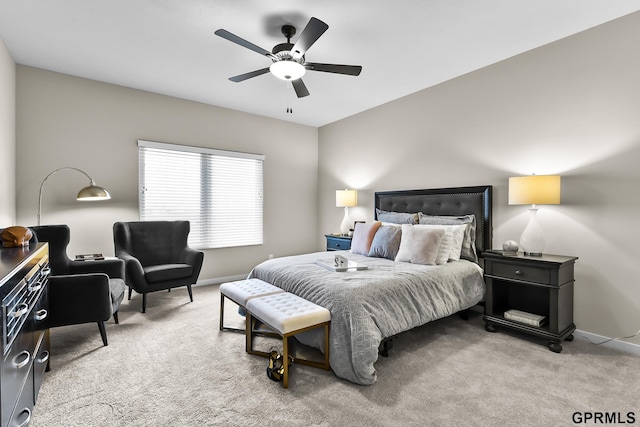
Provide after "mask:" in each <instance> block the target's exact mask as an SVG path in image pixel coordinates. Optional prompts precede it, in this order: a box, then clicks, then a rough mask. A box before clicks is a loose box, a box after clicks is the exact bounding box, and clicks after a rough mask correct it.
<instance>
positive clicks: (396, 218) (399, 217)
mask: <svg viewBox="0 0 640 427" xmlns="http://www.w3.org/2000/svg"><path fill="white" fill-rule="evenodd" d="M376 215H377V217H378V221H382V222H392V223H394V224H417V223H418V214H414V213H404V212H388V211H383V210H380V209H378V208H376Z"/></svg>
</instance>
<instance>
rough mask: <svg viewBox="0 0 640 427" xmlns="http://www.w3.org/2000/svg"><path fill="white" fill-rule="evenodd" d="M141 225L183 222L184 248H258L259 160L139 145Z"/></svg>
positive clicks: (256, 156) (241, 155) (154, 144)
mask: <svg viewBox="0 0 640 427" xmlns="http://www.w3.org/2000/svg"><path fill="white" fill-rule="evenodd" d="M138 153H139V175H140V176H139V184H140V202H139V204H140V220H141V221H159V220H188V221H190V222H191V232H190V233H189V245H190V246H193V247H196V248H200V249H205V248H225V247H232V246H248V245H260V244H262V234H263V233H262V207H263V196H262V166H263V162H264V156H263V155H259V154H247V153H237V152H233V151H223V150H213V149H208V148H200V147H189V146H183V145H174V144H165V143H160V142H151V141H142V140H139V141H138Z"/></svg>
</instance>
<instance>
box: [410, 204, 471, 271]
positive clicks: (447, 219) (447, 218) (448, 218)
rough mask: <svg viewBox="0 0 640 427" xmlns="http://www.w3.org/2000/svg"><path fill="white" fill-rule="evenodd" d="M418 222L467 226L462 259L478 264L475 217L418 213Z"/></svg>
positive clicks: (461, 254)
mask: <svg viewBox="0 0 640 427" xmlns="http://www.w3.org/2000/svg"><path fill="white" fill-rule="evenodd" d="M418 222H419V223H420V224H439V225H457V224H466V225H467V228H466V230H465V231H464V240H463V241H462V251H461V252H460V258H463V259H467V260H469V261H473V262H478V254H477V253H476V216H475V215H473V214H469V215H427V214H423V213H422V212H420V213H418Z"/></svg>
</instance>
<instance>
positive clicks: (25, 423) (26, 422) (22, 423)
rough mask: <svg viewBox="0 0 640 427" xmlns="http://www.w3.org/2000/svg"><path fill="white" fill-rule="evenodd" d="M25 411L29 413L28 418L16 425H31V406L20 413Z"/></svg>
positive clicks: (20, 426)
mask: <svg viewBox="0 0 640 427" xmlns="http://www.w3.org/2000/svg"><path fill="white" fill-rule="evenodd" d="M25 413H26V414H27V418H26V419H25V420H24V421H23V422H21V423H20V424H18V425H17V426H16V427H26V426H28V425H29V421H31V411H30V410H29V408H24V409H23V410H22V412H21V413H20V415H22V414H25Z"/></svg>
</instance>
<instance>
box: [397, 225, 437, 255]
mask: <svg viewBox="0 0 640 427" xmlns="http://www.w3.org/2000/svg"><path fill="white" fill-rule="evenodd" d="M445 234H446V230H445V229H444V228H435V227H416V226H414V225H411V224H402V239H401V240H400V249H399V250H398V255H396V259H395V260H396V261H402V262H411V263H413V264H425V265H436V261H437V259H438V251H439V249H440V245H441V243H442V240H443V239H444V235H445Z"/></svg>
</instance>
